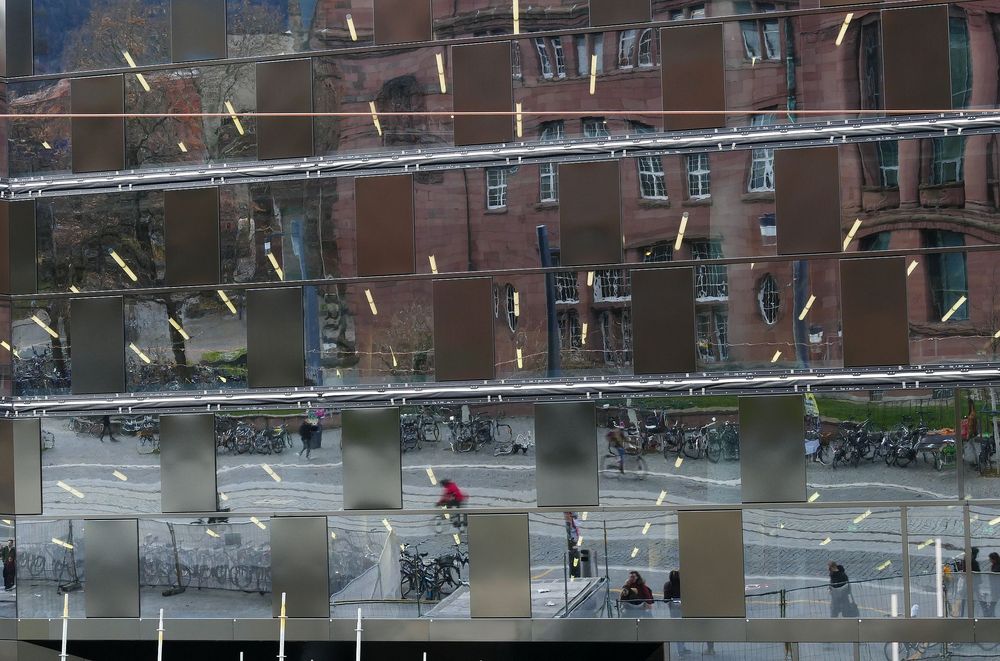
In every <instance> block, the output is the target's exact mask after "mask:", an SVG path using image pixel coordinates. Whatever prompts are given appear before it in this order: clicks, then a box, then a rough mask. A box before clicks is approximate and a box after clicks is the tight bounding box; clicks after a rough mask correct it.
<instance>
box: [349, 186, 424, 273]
mask: <svg viewBox="0 0 1000 661" xmlns="http://www.w3.org/2000/svg"><path fill="white" fill-rule="evenodd" d="M354 204H355V218H356V227H357V237H358V238H357V248H356V250H357V259H358V275H359V276H370V275H399V274H404V273H413V271H414V270H415V264H414V254H413V176H412V175H408V174H397V175H390V176H386V177H358V178H356V179H355V180H354Z"/></svg>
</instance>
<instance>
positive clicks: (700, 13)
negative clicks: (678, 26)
mask: <svg viewBox="0 0 1000 661" xmlns="http://www.w3.org/2000/svg"><path fill="white" fill-rule="evenodd" d="M689 9H690V10H691V18H705V5H691V6H690V7H689Z"/></svg>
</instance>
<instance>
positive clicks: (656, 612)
mask: <svg viewBox="0 0 1000 661" xmlns="http://www.w3.org/2000/svg"><path fill="white" fill-rule="evenodd" d="M528 525H529V534H530V537H531V587H532V590H531V591H532V595H533V601H532V616H533V617H535V618H609V617H610V618H624V619H634V618H648V617H662V618H666V617H679V616H680V613H679V610H678V609H677V608H676V604H674V608H671V604H670V602H668V601H665V598H664V591H665V590H666V591H667V593H670V591H671V588H670V585H669V581H670V579H671V573H672V572H678V575H679V569H678V563H679V560H678V546H677V518H676V515H675V514H673V513H667V512H629V513H627V514H625V513H615V514H614V515H610V514H601V513H596V512H563V513H534V514H530V515H529V517H528ZM678 592H679V588H678ZM674 612H676V615H675V614H674Z"/></svg>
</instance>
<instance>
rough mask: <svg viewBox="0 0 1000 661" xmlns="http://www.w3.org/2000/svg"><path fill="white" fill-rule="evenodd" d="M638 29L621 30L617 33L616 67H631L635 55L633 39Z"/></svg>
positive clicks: (637, 33)
mask: <svg viewBox="0 0 1000 661" xmlns="http://www.w3.org/2000/svg"><path fill="white" fill-rule="evenodd" d="M638 35H639V31H638V30H623V31H622V32H621V33H619V35H618V68H619V69H631V68H632V66H633V62H634V60H633V57H634V55H635V40H636V37H637V36H638Z"/></svg>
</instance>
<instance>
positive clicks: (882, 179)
mask: <svg viewBox="0 0 1000 661" xmlns="http://www.w3.org/2000/svg"><path fill="white" fill-rule="evenodd" d="M875 148H876V150H877V152H878V176H879V184H880V185H881V186H882V188H899V143H898V142H896V141H895V140H882V141H880V142H876V143H875Z"/></svg>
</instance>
